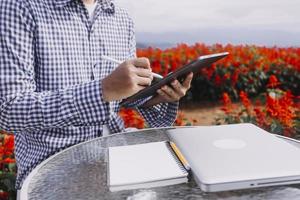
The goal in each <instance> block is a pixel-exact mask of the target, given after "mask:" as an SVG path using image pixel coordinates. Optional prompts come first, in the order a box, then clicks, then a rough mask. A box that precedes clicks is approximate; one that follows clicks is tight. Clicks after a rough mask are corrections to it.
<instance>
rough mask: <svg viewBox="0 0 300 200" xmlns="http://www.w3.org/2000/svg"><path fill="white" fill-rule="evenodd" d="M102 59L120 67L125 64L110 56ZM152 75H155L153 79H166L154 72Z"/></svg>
mask: <svg viewBox="0 0 300 200" xmlns="http://www.w3.org/2000/svg"><path fill="white" fill-rule="evenodd" d="M101 58H102V59H103V60H108V61H111V62H114V63H116V64H118V65H120V64H121V63H123V62H122V61H119V60H116V59H114V58H111V57H109V56H104V55H103V56H101ZM152 75H153V77H155V78H158V79H162V78H164V77H163V76H162V75H159V74H156V73H154V72H152Z"/></svg>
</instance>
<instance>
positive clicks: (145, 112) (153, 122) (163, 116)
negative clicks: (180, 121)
mask: <svg viewBox="0 0 300 200" xmlns="http://www.w3.org/2000/svg"><path fill="white" fill-rule="evenodd" d="M130 25H131V27H129V28H130V30H131V35H130V40H129V41H130V47H131V48H130V51H129V52H130V57H132V58H134V57H136V40H135V33H134V24H133V22H132V23H131V24H130ZM150 98H152V97H148V98H145V99H140V100H137V101H136V102H133V103H131V104H130V107H135V108H136V109H137V110H138V111H139V113H141V114H142V116H143V117H144V118H145V120H146V122H147V123H148V125H149V126H150V127H166V126H172V125H173V123H174V121H175V119H176V116H177V110H178V105H179V103H178V102H175V103H161V104H158V105H155V106H152V107H150V108H142V107H141V106H142V105H143V104H144V103H146V102H147V101H148V100H149V99H150Z"/></svg>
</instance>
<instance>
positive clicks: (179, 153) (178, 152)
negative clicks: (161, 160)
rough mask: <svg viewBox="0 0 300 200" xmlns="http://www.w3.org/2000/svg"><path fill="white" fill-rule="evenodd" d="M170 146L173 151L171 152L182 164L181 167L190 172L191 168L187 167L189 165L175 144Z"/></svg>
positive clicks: (171, 143)
mask: <svg viewBox="0 0 300 200" xmlns="http://www.w3.org/2000/svg"><path fill="white" fill-rule="evenodd" d="M170 146H171V148H172V149H173V151H174V152H175V154H176V156H177V157H178V158H179V160H180V161H181V163H182V164H183V166H184V167H185V169H186V170H190V169H191V167H190V165H189V163H188V162H187V160H186V159H185V157H184V156H183V155H182V153H181V152H180V151H179V149H178V147H177V146H176V144H175V143H173V142H170Z"/></svg>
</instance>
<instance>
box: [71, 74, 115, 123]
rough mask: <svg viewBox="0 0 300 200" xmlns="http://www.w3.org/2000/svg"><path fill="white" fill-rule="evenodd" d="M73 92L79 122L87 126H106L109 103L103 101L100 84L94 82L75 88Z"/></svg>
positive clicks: (108, 115)
mask: <svg viewBox="0 0 300 200" xmlns="http://www.w3.org/2000/svg"><path fill="white" fill-rule="evenodd" d="M74 90H75V91H74V102H75V107H76V109H77V111H78V113H79V118H80V120H81V121H82V122H83V123H84V124H87V125H95V124H107V123H108V121H109V119H110V103H109V102H106V101H104V99H103V92H102V82H101V81H99V80H95V81H92V82H88V83H85V84H81V85H79V86H76V87H75V89H74Z"/></svg>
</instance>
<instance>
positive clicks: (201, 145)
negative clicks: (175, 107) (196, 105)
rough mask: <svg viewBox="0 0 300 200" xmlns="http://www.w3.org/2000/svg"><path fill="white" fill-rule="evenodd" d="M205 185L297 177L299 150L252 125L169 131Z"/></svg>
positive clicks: (299, 166) (299, 167) (171, 137)
mask: <svg viewBox="0 0 300 200" xmlns="http://www.w3.org/2000/svg"><path fill="white" fill-rule="evenodd" d="M168 135H169V137H170V139H171V140H172V141H173V142H175V143H176V144H177V146H178V147H179V148H180V150H181V151H182V153H183V154H184V156H185V157H186V159H187V160H188V162H189V164H190V165H191V168H192V171H193V174H194V175H195V176H197V179H198V180H200V181H201V182H202V183H205V184H219V183H229V182H239V181H247V180H265V179H274V178H282V177H291V178H292V177H294V176H300V160H299V159H298V158H299V155H300V150H299V149H298V148H297V147H296V146H294V145H292V144H290V143H288V142H286V141H284V140H282V139H280V138H278V137H276V136H275V135H273V134H270V133H268V132H266V131H264V130H263V129H261V128H259V127H257V126H255V125H252V124H235V125H221V126H201V127H195V128H184V129H174V130H169V131H168Z"/></svg>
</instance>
